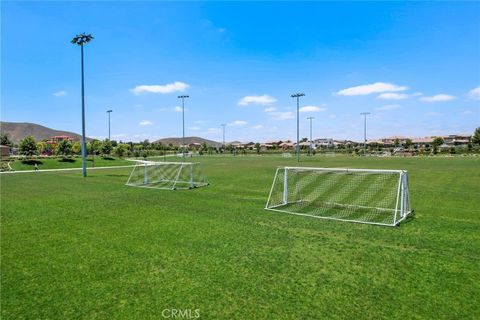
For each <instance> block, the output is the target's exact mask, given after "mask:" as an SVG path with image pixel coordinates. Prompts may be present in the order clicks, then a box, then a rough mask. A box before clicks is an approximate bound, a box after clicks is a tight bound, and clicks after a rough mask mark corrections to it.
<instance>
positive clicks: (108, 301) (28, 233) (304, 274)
mask: <svg viewBox="0 0 480 320" xmlns="http://www.w3.org/2000/svg"><path fill="white" fill-rule="evenodd" d="M194 160H198V161H201V162H203V163H204V166H203V167H204V171H205V173H206V175H207V176H208V179H209V181H210V183H211V185H210V186H208V187H205V188H199V189H195V190H185V191H180V190H178V191H165V190H155V189H145V188H135V187H127V186H124V183H125V182H126V180H127V178H128V174H129V173H130V169H128V168H122V169H108V170H97V171H92V172H90V173H89V177H88V178H86V179H83V178H81V176H80V172H58V173H46V172H45V173H32V174H26V173H25V174H6V175H2V176H1V212H2V227H1V260H2V261H1V262H2V266H1V271H2V279H1V313H2V318H3V319H47V318H48V319H161V318H162V310H164V309H170V308H176V309H192V310H195V309H199V310H200V318H201V319H379V318H389V319H478V318H480V290H479V283H480V267H479V266H480V189H479V186H480V170H479V168H480V159H479V158H470V157H465V158H361V157H334V158H325V157H323V158H322V157H315V158H308V159H307V158H305V159H303V162H302V165H308V166H322V167H323V166H325V167H351V168H389V169H406V170H409V174H410V189H411V190H410V191H411V200H412V207H413V208H414V209H415V215H414V217H413V218H412V219H409V220H408V221H407V222H406V223H403V224H402V225H401V226H400V227H396V228H392V227H379V226H372V225H362V224H354V223H346V222H336V221H329V220H323V219H316V218H309V217H301V216H295V215H290V214H283V213H277V212H272V211H267V210H264V209H263V207H264V206H265V202H266V199H267V196H268V192H269V189H270V186H271V183H272V179H273V176H274V173H275V167H276V166H279V165H295V164H296V162H295V161H294V159H284V158H281V157H280V156H276V157H274V156H270V157H266V156H265V157H255V156H248V157H242V156H239V157H205V158H195V159H194Z"/></svg>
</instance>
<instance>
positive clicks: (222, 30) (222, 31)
mask: <svg viewBox="0 0 480 320" xmlns="http://www.w3.org/2000/svg"><path fill="white" fill-rule="evenodd" d="M225 31H227V29H225V28H218V32H220V33H224V32H225Z"/></svg>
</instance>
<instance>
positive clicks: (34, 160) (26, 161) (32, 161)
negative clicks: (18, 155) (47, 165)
mask: <svg viewBox="0 0 480 320" xmlns="http://www.w3.org/2000/svg"><path fill="white" fill-rule="evenodd" d="M22 163H23V164H28V165H31V166H33V165H36V164H43V162H42V161H40V160H36V159H28V160H22Z"/></svg>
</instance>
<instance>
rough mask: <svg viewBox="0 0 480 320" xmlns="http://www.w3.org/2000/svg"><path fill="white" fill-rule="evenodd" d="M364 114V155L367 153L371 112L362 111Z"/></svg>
mask: <svg viewBox="0 0 480 320" xmlns="http://www.w3.org/2000/svg"><path fill="white" fill-rule="evenodd" d="M360 114H361V115H363V155H364V156H366V155H367V115H369V114H370V112H362V113H360Z"/></svg>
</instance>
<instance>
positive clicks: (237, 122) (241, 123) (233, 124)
mask: <svg viewBox="0 0 480 320" xmlns="http://www.w3.org/2000/svg"><path fill="white" fill-rule="evenodd" d="M247 123H248V122H247V121H243V120H235V121H233V122H230V123H229V124H228V125H229V126H230V127H241V126H244V125H246V124H247Z"/></svg>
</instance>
